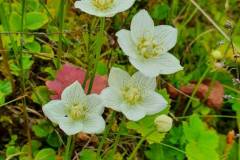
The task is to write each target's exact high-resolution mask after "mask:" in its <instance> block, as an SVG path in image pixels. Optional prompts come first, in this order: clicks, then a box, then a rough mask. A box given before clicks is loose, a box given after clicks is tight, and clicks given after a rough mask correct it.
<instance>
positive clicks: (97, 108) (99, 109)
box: [87, 94, 104, 115]
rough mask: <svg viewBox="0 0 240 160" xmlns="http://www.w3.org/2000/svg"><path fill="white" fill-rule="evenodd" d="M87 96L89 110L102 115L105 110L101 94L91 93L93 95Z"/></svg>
mask: <svg viewBox="0 0 240 160" xmlns="http://www.w3.org/2000/svg"><path fill="white" fill-rule="evenodd" d="M87 98H88V106H89V112H90V113H91V114H92V113H96V114H98V115H102V113H103V111H104V107H103V101H102V99H101V98H100V96H99V95H97V94H91V95H88V96H87Z"/></svg>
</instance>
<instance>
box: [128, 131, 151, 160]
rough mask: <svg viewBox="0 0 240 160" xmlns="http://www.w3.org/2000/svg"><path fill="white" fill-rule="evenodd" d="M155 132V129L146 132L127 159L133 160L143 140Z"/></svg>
mask: <svg viewBox="0 0 240 160" xmlns="http://www.w3.org/2000/svg"><path fill="white" fill-rule="evenodd" d="M154 132H155V129H154V130H151V131H150V132H148V134H146V135H145V136H143V137H142V138H141V139H140V141H139V142H138V144H137V146H136V147H135V148H134V150H133V151H132V153H131V154H130V156H129V157H128V159H127V160H133V158H134V157H135V155H136V153H137V151H138V149H139V148H140V147H141V145H142V144H143V142H144V141H145V139H146V138H147V137H148V136H150V135H151V134H152V133H154Z"/></svg>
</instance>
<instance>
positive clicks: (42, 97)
mask: <svg viewBox="0 0 240 160" xmlns="http://www.w3.org/2000/svg"><path fill="white" fill-rule="evenodd" d="M31 98H32V100H33V102H35V103H37V104H40V105H44V104H46V103H47V102H48V101H49V91H48V89H47V87H46V86H37V87H35V88H34V89H33V92H32V96H31Z"/></svg>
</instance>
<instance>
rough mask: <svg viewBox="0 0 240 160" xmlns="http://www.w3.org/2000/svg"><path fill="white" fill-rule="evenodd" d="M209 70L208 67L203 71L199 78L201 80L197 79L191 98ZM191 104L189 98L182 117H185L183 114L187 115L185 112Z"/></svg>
mask: <svg viewBox="0 0 240 160" xmlns="http://www.w3.org/2000/svg"><path fill="white" fill-rule="evenodd" d="M209 70H210V67H207V69H206V70H205V72H204V73H203V75H202V76H201V78H200V79H199V81H198V83H197V85H196V86H195V88H194V90H193V93H192V95H191V97H194V96H195V95H196V93H197V91H198V88H199V86H200V84H201V83H202V81H203V79H204V78H205V77H206V75H207V73H208V72H209ZM191 103H192V98H190V99H189V100H188V103H187V106H186V107H185V109H184V111H183V115H185V114H186V113H187V111H188V109H189V107H190V105H191Z"/></svg>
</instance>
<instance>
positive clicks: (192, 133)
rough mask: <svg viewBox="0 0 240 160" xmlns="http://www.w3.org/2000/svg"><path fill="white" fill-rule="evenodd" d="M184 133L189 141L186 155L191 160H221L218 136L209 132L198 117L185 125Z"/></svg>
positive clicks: (192, 117)
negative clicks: (218, 149) (218, 150)
mask: <svg viewBox="0 0 240 160" xmlns="http://www.w3.org/2000/svg"><path fill="white" fill-rule="evenodd" d="M183 131H184V135H185V137H186V139H187V141H188V143H187V145H186V155H187V157H188V159H189V160H203V159H204V160H219V155H218V153H217V148H218V135H217V134H216V133H215V132H214V131H213V130H209V129H208V128H207V127H206V126H205V124H204V123H203V122H202V121H201V119H200V118H199V117H198V116H197V115H193V116H191V117H190V119H189V123H186V122H185V123H184V124H183Z"/></svg>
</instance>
